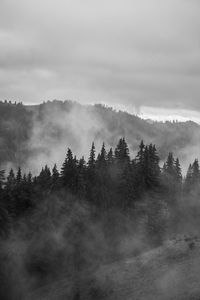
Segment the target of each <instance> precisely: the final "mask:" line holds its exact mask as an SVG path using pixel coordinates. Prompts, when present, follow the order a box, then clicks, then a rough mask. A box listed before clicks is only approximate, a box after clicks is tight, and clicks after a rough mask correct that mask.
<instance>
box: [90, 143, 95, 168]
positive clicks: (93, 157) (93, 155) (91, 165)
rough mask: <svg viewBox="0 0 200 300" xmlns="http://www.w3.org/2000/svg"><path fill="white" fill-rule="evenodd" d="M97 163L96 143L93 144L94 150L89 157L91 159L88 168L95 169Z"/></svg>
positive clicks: (92, 149)
mask: <svg viewBox="0 0 200 300" xmlns="http://www.w3.org/2000/svg"><path fill="white" fill-rule="evenodd" d="M95 163H96V160H95V145H94V142H93V143H92V148H91V150H90V156H89V159H88V168H89V169H93V168H94V167H95Z"/></svg>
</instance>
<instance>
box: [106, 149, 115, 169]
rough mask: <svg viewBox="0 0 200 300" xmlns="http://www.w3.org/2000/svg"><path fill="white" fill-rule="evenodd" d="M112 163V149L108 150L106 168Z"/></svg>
mask: <svg viewBox="0 0 200 300" xmlns="http://www.w3.org/2000/svg"><path fill="white" fill-rule="evenodd" d="M113 163H114V155H113V149H112V148H110V150H109V151H108V154H107V164H108V166H112V165H113Z"/></svg>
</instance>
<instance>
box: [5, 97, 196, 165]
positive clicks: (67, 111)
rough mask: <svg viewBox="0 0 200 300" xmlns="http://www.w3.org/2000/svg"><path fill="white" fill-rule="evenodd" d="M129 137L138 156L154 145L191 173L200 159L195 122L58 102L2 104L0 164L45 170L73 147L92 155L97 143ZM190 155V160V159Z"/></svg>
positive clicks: (112, 143) (161, 153)
mask: <svg viewBox="0 0 200 300" xmlns="http://www.w3.org/2000/svg"><path fill="white" fill-rule="evenodd" d="M122 136H126V140H127V142H128V144H129V147H130V150H131V151H132V152H135V151H136V149H137V147H138V144H139V143H140V141H141V140H142V139H143V140H144V142H145V143H150V142H152V143H155V144H156V145H157V147H158V152H159V155H160V157H161V160H162V159H165V158H166V156H167V154H168V152H169V151H173V152H174V155H177V156H179V158H180V160H181V162H182V163H183V164H185V168H186V167H187V164H188V161H191V160H192V159H194V158H195V157H198V155H199V150H198V149H199V140H200V139H199V137H200V126H199V125H198V124H196V123H194V122H190V121H188V122H184V123H183V122H173V123H171V122H165V123H162V122H151V123H149V122H148V121H145V120H142V119H140V118H139V117H137V116H134V115H131V114H128V113H127V112H122V111H118V112H117V111H115V110H113V109H112V108H110V107H105V106H102V105H94V106H92V105H88V106H83V105H80V104H78V103H75V102H71V101H66V102H62V101H53V102H47V103H43V104H40V105H35V106H24V105H22V104H16V103H15V104H12V103H8V102H6V103H5V102H1V103H0V164H1V165H6V164H7V163H11V164H14V165H15V166H18V165H23V166H24V167H25V168H31V169H33V168H35V170H38V169H40V166H41V165H44V164H45V163H49V164H50V165H51V163H52V162H56V163H57V164H58V165H59V164H60V163H61V161H63V158H64V155H65V153H64V151H63V149H66V147H68V146H70V147H71V148H72V150H73V151H74V152H75V153H76V154H77V155H80V153H81V154H84V155H85V156H87V155H88V153H87V151H88V148H89V146H90V145H91V143H92V141H95V144H96V147H97V149H100V146H101V144H102V141H104V142H105V143H106V146H107V147H112V146H113V145H115V144H116V143H117V141H118V140H119V138H120V137H122ZM188 155H189V156H190V157H189V159H188Z"/></svg>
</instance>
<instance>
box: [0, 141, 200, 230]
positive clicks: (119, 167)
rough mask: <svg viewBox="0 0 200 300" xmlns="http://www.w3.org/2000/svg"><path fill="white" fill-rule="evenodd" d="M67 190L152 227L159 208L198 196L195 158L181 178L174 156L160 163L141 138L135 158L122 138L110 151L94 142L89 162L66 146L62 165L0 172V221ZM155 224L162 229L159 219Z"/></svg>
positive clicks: (199, 181)
mask: <svg viewBox="0 0 200 300" xmlns="http://www.w3.org/2000/svg"><path fill="white" fill-rule="evenodd" d="M68 194H70V195H73V196H74V199H81V201H83V202H84V201H85V202H86V203H88V204H89V205H90V206H91V207H92V208H93V209H94V211H95V212H98V213H103V212H104V211H106V210H112V209H117V210H120V211H122V212H124V213H129V214H130V213H131V214H133V215H134V214H140V215H141V214H143V215H147V222H150V223H152V224H151V225H150V226H149V228H153V229H152V230H154V229H155V227H156V226H155V222H157V221H158V223H159V220H160V216H161V218H162V217H163V210H164V211H165V210H168V211H170V210H172V209H176V207H177V205H180V203H181V201H182V200H183V199H185V198H187V197H197V196H198V195H200V169H199V163H198V160H197V159H195V161H194V162H193V163H192V164H190V165H189V168H188V171H187V174H186V176H185V178H183V176H182V170H181V166H180V162H179V159H178V158H174V156H173V154H172V153H169V155H168V157H167V160H166V161H165V163H164V165H163V166H161V165H160V159H159V156H158V153H157V150H156V146H155V145H153V144H149V145H145V144H144V142H143V141H141V143H140V145H139V150H138V153H137V155H136V156H135V157H134V158H131V156H130V151H129V148H128V145H127V142H126V140H125V138H121V139H120V140H119V142H118V144H117V146H116V148H115V149H113V148H110V149H109V150H108V151H107V150H106V147H105V144H104V143H103V145H102V148H101V150H100V152H99V153H97V154H96V149H95V144H94V143H92V147H91V149H90V153H89V158H88V160H87V161H85V159H84V157H82V158H80V159H78V158H77V157H76V156H75V155H74V154H73V153H72V150H71V149H70V148H68V149H67V153H66V157H65V160H64V162H63V165H62V167H61V170H58V168H57V166H56V165H54V167H53V168H52V169H50V168H49V167H48V166H47V165H46V166H44V167H43V168H42V170H41V172H40V173H39V175H38V176H33V175H32V174H31V172H30V173H28V174H24V173H23V172H22V170H21V168H20V167H19V168H18V170H17V171H16V172H14V171H13V169H11V170H10V171H9V174H8V175H7V176H6V175H5V171H4V170H1V171H0V201H1V202H0V203H1V205H0V222H1V224H0V225H1V227H2V228H5V227H6V226H7V225H6V224H8V223H9V222H8V220H12V219H16V218H20V217H21V216H24V215H25V214H28V213H31V212H32V211H33V210H35V209H36V208H37V207H38V205H39V203H41V201H43V200H44V199H48V197H49V196H50V195H51V196H52V195H58V196H60V197H66V195H68ZM149 211H150V212H151V213H149ZM156 228H157V229H156V230H158V228H162V226H161V224H160V223H159V224H158V226H157V227H156Z"/></svg>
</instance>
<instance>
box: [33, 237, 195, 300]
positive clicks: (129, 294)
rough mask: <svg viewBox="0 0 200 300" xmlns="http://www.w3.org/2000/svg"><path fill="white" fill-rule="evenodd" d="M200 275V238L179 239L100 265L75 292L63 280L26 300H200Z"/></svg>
mask: <svg viewBox="0 0 200 300" xmlns="http://www.w3.org/2000/svg"><path fill="white" fill-rule="evenodd" d="M199 274H200V239H198V238H194V237H193V238H179V239H176V240H173V241H169V242H167V243H165V245H164V246H162V247H159V248H156V249H154V250H151V251H148V252H146V253H144V254H142V255H140V256H138V257H136V258H129V259H126V260H124V261H120V262H115V263H112V264H108V265H104V266H101V267H100V268H99V269H98V270H96V271H95V272H94V274H93V275H92V277H93V279H92V280H87V278H86V277H85V278H84V280H82V282H84V283H82V284H79V283H77V288H76V289H75V288H74V287H73V288H72V287H71V284H70V280H69V279H66V278H63V279H62V280H59V281H57V282H55V283H54V284H52V285H50V286H45V287H43V288H41V289H39V290H37V291H35V292H33V293H32V294H31V295H29V296H28V298H27V299H30V300H32V299H41V300H46V299H48V300H51V299H52V300H53V299H54V300H55V299H57V300H61V299H73V300H78V299H84V300H86V299H87V300H90V299H91V300H92V299H93V300H94V299H95V300H96V299H97V300H98V299H99V300H100V299H102V300H103V299H105V300H133V299H134V300H136V299H138V300H146V299H149V300H156V299H159V300H163V299H166V300H169V299H173V300H174V299H177V300H194V299H196V300H197V299H200V276H199ZM90 275H91V274H90Z"/></svg>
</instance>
